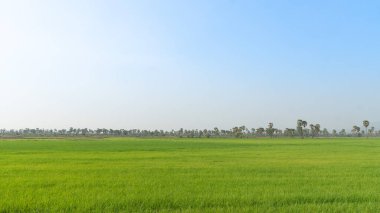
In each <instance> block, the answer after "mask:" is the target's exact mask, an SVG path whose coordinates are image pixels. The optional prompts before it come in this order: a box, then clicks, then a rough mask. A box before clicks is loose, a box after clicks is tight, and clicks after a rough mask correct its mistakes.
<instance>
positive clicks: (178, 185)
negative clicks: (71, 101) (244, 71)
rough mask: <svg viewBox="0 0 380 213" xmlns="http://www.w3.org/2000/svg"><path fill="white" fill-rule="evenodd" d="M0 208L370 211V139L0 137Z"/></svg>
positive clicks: (377, 161) (373, 169)
mask: <svg viewBox="0 0 380 213" xmlns="http://www.w3.org/2000/svg"><path fill="white" fill-rule="evenodd" d="M0 212H380V139H365V138H344V139H343V138H342V139H305V140H301V139H135V138H109V139H17V140H0Z"/></svg>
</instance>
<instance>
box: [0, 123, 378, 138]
mask: <svg viewBox="0 0 380 213" xmlns="http://www.w3.org/2000/svg"><path fill="white" fill-rule="evenodd" d="M45 136H55V137H61V136H74V137H75V136H100V137H108V136H117V137H179V138H211V137H226V138H228V137H231V138H232V137H234V138H251V137H273V138H274V137H300V138H305V137H311V138H314V137H362V136H366V137H378V136H380V131H376V130H375V128H374V127H370V123H369V121H367V120H365V121H363V124H362V127H360V126H356V125H355V126H353V127H352V129H351V130H350V131H346V130H345V129H341V130H339V131H338V130H335V129H333V130H332V131H331V132H330V131H328V130H327V129H326V128H323V129H322V128H321V125H320V124H318V123H316V124H309V125H308V122H307V121H305V120H301V119H299V120H297V124H296V126H295V128H286V129H284V130H281V129H278V128H275V127H274V124H273V123H272V122H270V123H268V125H267V127H266V128H264V127H259V128H247V127H246V126H236V127H233V128H231V129H228V130H223V129H219V128H217V127H215V128H213V129H203V130H200V129H191V130H188V129H183V128H180V129H178V130H171V131H165V130H140V129H129V130H127V129H105V128H97V129H89V128H73V127H70V128H69V129H39V128H35V129H29V128H25V129H10V130H7V129H0V137H45Z"/></svg>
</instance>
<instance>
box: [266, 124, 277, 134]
mask: <svg viewBox="0 0 380 213" xmlns="http://www.w3.org/2000/svg"><path fill="white" fill-rule="evenodd" d="M266 132H267V134H268V135H269V136H270V137H273V134H274V132H275V129H274V128H273V123H269V124H268V128H267V129H266Z"/></svg>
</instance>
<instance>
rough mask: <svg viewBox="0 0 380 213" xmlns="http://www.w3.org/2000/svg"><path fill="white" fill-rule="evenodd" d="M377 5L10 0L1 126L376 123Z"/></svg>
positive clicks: (0, 58) (2, 46)
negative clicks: (298, 122) (301, 121)
mask: <svg viewBox="0 0 380 213" xmlns="http://www.w3.org/2000/svg"><path fill="white" fill-rule="evenodd" d="M379 9H380V2H377V1H366V2H365V3H363V2H357V1H334V2H331V1H307V2H305V1H292V3H289V2H285V1H240V0H222V1H216V0H212V1H200V0H194V1H164V0H162V1H154V0H152V1H144V0H143V1H44V0H40V1H19V0H15V1H13V0H12V1H1V2H0V90H1V91H2V96H1V97H2V101H1V104H0V112H1V116H0V128H8V129H11V128H37V127H38V128H69V127H71V126H72V127H81V128H84V127H88V128H114V129H121V128H125V129H133V128H141V129H165V130H170V129H179V128H181V127H182V128H187V129H204V128H213V127H216V126H217V127H219V128H221V129H229V128H231V127H233V126H240V125H245V126H247V127H249V128H252V127H253V128H257V127H266V125H267V123H268V122H274V125H275V127H278V128H287V127H292V128H294V127H295V126H296V121H297V119H303V120H306V121H308V122H309V123H320V124H321V126H322V128H328V129H333V128H335V129H341V128H346V129H347V130H350V128H351V127H352V126H353V125H359V126H361V125H362V121H363V120H365V119H366V120H369V121H370V122H371V126H372V125H373V126H375V127H378V128H380V114H379V113H378V110H379V109H380V99H379V98H378V97H377V95H376V92H377V91H379V89H380V84H378V82H377V81H378V80H379V79H380V71H379V67H380V52H379V51H380V40H379V38H380V26H379V25H380V24H379V23H380V13H379ZM376 125H379V126H376Z"/></svg>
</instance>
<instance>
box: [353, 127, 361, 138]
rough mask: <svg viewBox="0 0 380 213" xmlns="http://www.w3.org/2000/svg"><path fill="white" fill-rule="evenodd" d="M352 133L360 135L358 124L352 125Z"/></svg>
mask: <svg viewBox="0 0 380 213" xmlns="http://www.w3.org/2000/svg"><path fill="white" fill-rule="evenodd" d="M351 133H352V134H355V135H356V136H360V127H358V126H353V127H352V130H351Z"/></svg>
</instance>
